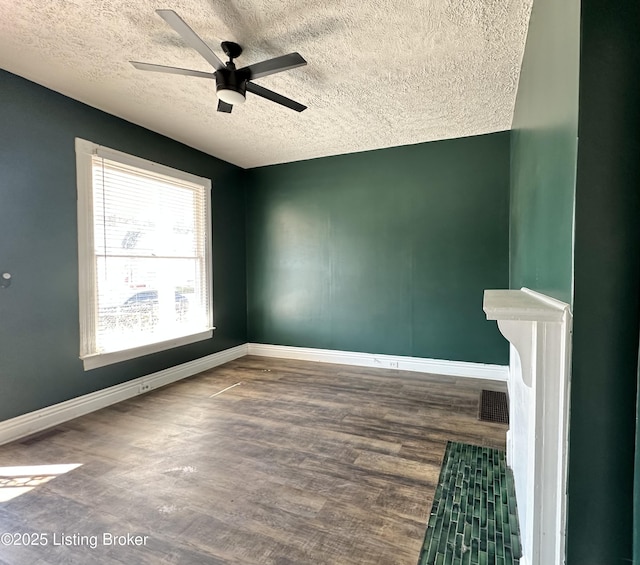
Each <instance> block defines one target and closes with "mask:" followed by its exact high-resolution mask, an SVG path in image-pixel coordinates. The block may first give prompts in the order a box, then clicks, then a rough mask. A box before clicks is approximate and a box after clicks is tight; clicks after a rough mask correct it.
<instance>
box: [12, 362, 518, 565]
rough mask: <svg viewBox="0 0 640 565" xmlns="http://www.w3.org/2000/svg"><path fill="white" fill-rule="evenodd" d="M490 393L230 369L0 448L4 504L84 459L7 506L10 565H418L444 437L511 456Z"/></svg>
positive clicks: (368, 375)
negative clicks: (482, 410)
mask: <svg viewBox="0 0 640 565" xmlns="http://www.w3.org/2000/svg"><path fill="white" fill-rule="evenodd" d="M236 383H241V384H239V385H237V386H232V385H235V384H236ZM227 387H232V388H229V389H228V390H224V389H225V388H227ZM482 388H493V389H495V390H503V387H502V386H501V385H500V384H498V385H496V383H491V382H489V381H481V380H475V379H457V378H454V377H440V376H429V375H423V374H418V373H408V372H403V371H396V370H382V369H369V368H359V367H351V366H345V365H331V364H325V363H310V362H302V361H291V360H282V359H271V358H262V357H244V358H241V359H238V360H236V361H232V362H231V363H228V364H226V365H223V366H221V367H218V368H216V369H213V370H211V371H207V372H205V373H201V374H200V375H197V376H195V377H191V378H189V379H185V380H183V381H180V382H178V383H175V384H173V385H170V386H167V387H165V388H162V389H159V390H157V391H153V392H151V393H149V394H146V395H144V396H139V397H136V398H133V399H130V400H128V401H125V402H122V403H120V404H117V405H114V406H111V407H109V408H105V409H103V410H100V411H98V412H94V413H92V414H89V415H87V416H83V417H81V418H78V419H76V420H73V421H70V422H68V423H66V424H63V425H60V426H58V427H56V428H54V429H52V430H48V431H47V432H43V433H42V434H40V435H38V436H35V437H31V438H27V439H25V440H22V441H19V442H15V443H13V444H9V445H5V446H2V447H0V481H3V482H0V500H1V499H2V496H3V491H4V493H5V498H6V497H7V496H6V493H11V492H14V490H13V489H15V488H16V485H21V484H24V481H25V480H26V479H27V478H29V477H35V476H36V475H38V474H44V475H46V472H45V471H46V470H45V471H41V470H39V469H34V470H25V471H20V470H18V471H15V472H10V470H9V471H8V470H7V467H9V466H37V465H52V464H80V466H79V467H77V468H75V469H73V470H70V471H69V472H66V473H64V474H60V475H58V476H55V477H54V478H52V479H51V480H49V481H48V482H44V481H45V480H46V479H47V478H50V477H43V478H42V479H36V481H35V482H38V480H41V481H42V482H43V484H40V485H39V486H36V487H35V488H33V489H32V490H30V491H29V492H26V493H25V494H21V495H20V496H16V497H15V498H12V499H11V500H7V501H6V502H0V533H6V532H8V533H12V534H14V535H12V536H10V537H8V536H7V535H6V534H5V535H4V536H2V537H1V538H0V564H2V565H22V564H29V565H35V564H65V565H70V564H76V563H77V564H81V565H92V564H100V565H108V564H127V565H130V564H136V565H142V564H153V565H159V564H178V563H180V564H200V563H202V564H205V563H206V564H212V565H217V564H225V565H226V564H237V565H294V564H295V565H355V564H358V565H364V564H366V565H368V564H378V565H415V564H416V563H417V560H418V557H419V554H420V549H421V545H422V541H423V536H424V533H425V529H426V523H427V520H428V516H429V512H430V509H431V503H432V497H433V494H434V492H435V485H436V483H437V480H438V476H439V473H440V465H441V462H442V458H443V455H444V451H445V447H446V442H447V440H455V441H460V442H466V443H472V444H476V445H485V446H488V447H496V448H499V449H504V441H505V431H506V426H503V425H500V424H491V423H485V422H480V421H478V420H477V411H478V401H479V391H480V390H481V389H482ZM223 390H224V392H221V393H220V394H217V393H219V392H220V391H223ZM21 473H22V475H21ZM25 474H26V475H28V477H26V478H24V477H23V475H25ZM9 475H10V476H9ZM24 533H26V534H29V536H26V537H25V536H24V535H23V536H21V537H20V538H18V535H17V534H24ZM40 534H42V535H40ZM105 534H107V536H106V537H104V536H105ZM110 534H113V535H117V536H127V534H129V538H126V537H122V538H113V537H109V535H110ZM38 536H39V537H38ZM65 536H67V537H65ZM135 536H139V538H136V537H135ZM145 536H146V537H145ZM114 540H115V541H119V542H122V545H114V544H113V543H109V542H113V541H114ZM19 541H22V542H26V545H24V544H23V545H16V542H19ZM136 541H139V542H140V544H139V545H136V543H135V542H136ZM45 542H46V545H35V544H38V543H40V544H43V543H45Z"/></svg>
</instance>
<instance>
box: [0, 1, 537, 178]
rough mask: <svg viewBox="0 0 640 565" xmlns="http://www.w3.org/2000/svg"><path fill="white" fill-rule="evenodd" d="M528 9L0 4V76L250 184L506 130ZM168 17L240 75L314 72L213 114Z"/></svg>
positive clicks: (405, 4)
mask: <svg viewBox="0 0 640 565" xmlns="http://www.w3.org/2000/svg"><path fill="white" fill-rule="evenodd" d="M531 2H532V0H401V1H398V0H395V1H392V0H362V1H358V0H333V1H331V0H329V1H326V2H323V1H319V0H227V1H223V0H164V1H162V0H136V1H135V2H132V1H131V0H47V1H43V0H20V1H18V0H0V67H2V68H4V69H6V70H8V71H10V72H12V73H15V74H18V75H20V76H23V77H25V78H27V79H30V80H32V81H34V82H37V83H40V84H42V85H44V86H47V87H49V88H51V89H53V90H56V91H58V92H61V93H63V94H65V95H67V96H70V97H71V98H75V99H77V100H80V101H82V102H85V103H87V104H89V105H91V106H94V107H96V108H100V109H101V110H104V111H106V112H109V113H111V114H114V115H116V116H120V117H122V118H124V119H126V120H128V121H130V122H133V123H136V124H140V125H142V126H144V127H146V128H148V129H151V130H153V131H156V132H159V133H162V134H164V135H166V136H169V137H171V138H174V139H177V140H178V141H181V142H183V143H185V144H187V145H190V146H192V147H195V148H197V149H200V150H202V151H204V152H206V153H209V154H211V155H214V156H216V157H219V158H221V159H224V160H225V161H229V162H231V163H235V164H237V165H240V166H241V167H245V168H249V167H256V166H260V165H267V164H273V163H281V162H288V161H297V160H301V159H309V158H313V157H321V156H326V155H335V154H341V153H352V152H356V151H363V150H368V149H378V148H382V147H391V146H396V145H406V144H411V143H419V142H424V141H433V140H438V139H447V138H456V137H464V136H469V135H476V134H483V133H489V132H494V131H500V130H505V129H509V128H510V127H511V120H512V117H513V107H514V102H515V95H516V89H517V84H518V76H519V71H520V63H521V60H522V53H523V50H524V42H525V38H526V30H527V25H528V21H529V14H530V10H531ZM160 8H165V9H173V10H175V11H176V12H177V13H178V14H179V15H180V16H181V17H182V18H183V19H184V20H185V21H186V22H187V23H188V24H189V25H190V26H191V27H192V28H193V30H194V31H195V32H196V33H197V34H198V35H200V37H202V38H203V39H204V40H205V41H206V42H207V43H208V44H209V45H210V46H211V47H212V48H213V49H214V51H215V52H216V53H217V54H218V56H219V57H220V58H222V59H224V58H225V57H224V55H223V53H222V52H221V50H220V46H219V44H220V41H222V40H231V41H236V42H238V43H240V44H241V45H242V46H243V48H244V50H245V51H244V53H243V54H242V56H241V57H240V58H239V59H238V60H237V64H238V67H241V66H245V65H248V64H251V63H255V62H257V61H261V60H264V59H267V58H271V57H275V56H278V55H284V54H286V53H289V52H292V51H298V52H299V53H300V54H301V55H302V56H303V57H304V58H305V59H306V60H307V61H308V65H307V66H305V67H300V68H297V69H293V70H290V71H287V72H283V73H281V74H276V75H272V76H269V77H264V78H262V79H259V80H256V83H257V84H260V85H262V86H265V87H267V88H269V89H272V90H275V91H276V92H278V93H280V94H283V95H285V96H287V97H289V98H293V99H295V100H297V101H299V102H301V103H303V104H305V105H307V106H308V107H309V108H308V109H307V110H305V111H304V112H302V113H300V114H298V113H296V112H294V111H292V110H289V109H287V108H284V107H282V106H279V105H277V104H274V103H273V102H269V101H267V100H264V99H262V98H259V97H256V96H254V95H252V94H248V95H247V102H246V103H245V104H244V105H241V106H235V107H234V109H233V113H231V114H223V113H218V112H216V111H215V109H216V99H215V82H214V81H212V80H207V79H201V78H195V77H186V76H177V75H165V74H160V73H153V72H143V71H139V70H136V69H134V68H133V67H132V66H131V65H130V64H129V62H128V61H130V60H137V61H145V62H150V63H157V64H162V65H170V66H177V67H182V68H189V69H196V70H201V71H207V72H211V71H212V70H213V69H212V68H211V67H210V65H209V64H208V63H207V62H206V61H205V60H204V59H203V58H202V57H201V56H200V55H199V54H198V53H197V52H196V51H194V50H193V49H191V48H189V47H187V46H186V45H185V44H184V43H183V41H182V39H181V38H180V37H179V36H178V35H177V34H176V32H175V31H173V29H171V27H169V26H168V25H167V24H166V22H164V21H163V20H162V19H161V18H160V17H159V16H158V15H156V14H155V10H156V9H160Z"/></svg>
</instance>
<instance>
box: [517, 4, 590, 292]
mask: <svg viewBox="0 0 640 565" xmlns="http://www.w3.org/2000/svg"><path fill="white" fill-rule="evenodd" d="M579 14H580V0H568V1H564V2H558V1H557V0H536V1H535V2H534V4H533V11H532V14H531V20H530V25H529V33H528V35H527V43H526V49H525V54H524V59H523V62H522V69H521V74H520V82H519V87H518V95H517V100H516V107H515V113H514V119H513V130H512V132H511V226H510V232H511V233H510V285H511V288H521V287H523V286H525V287H528V288H530V289H532V290H536V291H539V292H542V293H544V294H547V295H549V296H553V297H555V298H557V299H559V300H563V301H564V302H568V303H571V297H572V284H573V281H572V276H573V208H574V202H575V170H576V152H577V143H578V141H577V132H578V62H579V46H580V25H579V17H580V16H579Z"/></svg>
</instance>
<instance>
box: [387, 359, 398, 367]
mask: <svg viewBox="0 0 640 565" xmlns="http://www.w3.org/2000/svg"><path fill="white" fill-rule="evenodd" d="M389 368H391V369H397V368H398V362H397V361H389Z"/></svg>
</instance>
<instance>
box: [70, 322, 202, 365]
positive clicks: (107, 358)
mask: <svg viewBox="0 0 640 565" xmlns="http://www.w3.org/2000/svg"><path fill="white" fill-rule="evenodd" d="M214 329H215V328H211V329H210V330H206V331H203V332H199V333H196V334H191V335H185V336H180V337H177V338H174V339H169V340H166V341H159V342H156V343H150V344H148V345H142V346H140V347H133V348H131V349H123V350H122V351H111V352H109V353H98V354H96V355H89V356H86V357H83V358H82V362H83V364H84V370H85V371H89V370H91V369H97V368H98V367H105V366H107V365H112V364H114V363H120V362H121V361H128V360H130V359H136V358H137V357H142V356H144V355H149V354H151V353H158V352H160V351H166V350H167V349H173V348H174V347H180V346H181V345H187V344H189V343H195V342H197V341H203V340H205V339H210V338H211V337H212V336H213V330H214Z"/></svg>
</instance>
